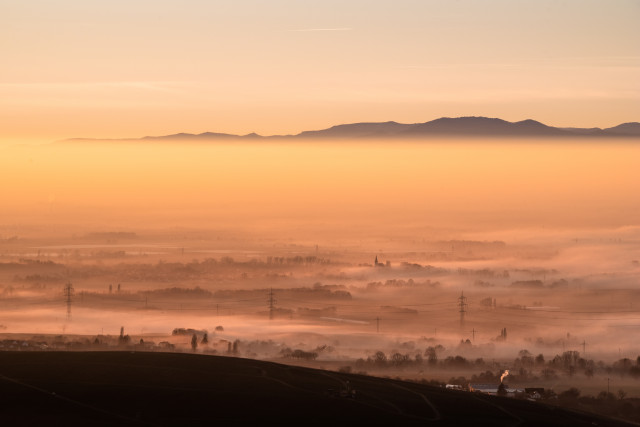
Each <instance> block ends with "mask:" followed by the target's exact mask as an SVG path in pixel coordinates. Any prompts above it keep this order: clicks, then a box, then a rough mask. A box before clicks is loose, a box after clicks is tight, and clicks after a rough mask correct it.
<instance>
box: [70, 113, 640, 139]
mask: <svg viewBox="0 0 640 427" xmlns="http://www.w3.org/2000/svg"><path fill="white" fill-rule="evenodd" d="M460 136H464V137H477V138H482V137H585V136H586V137H616V138H618V137H627V138H628V137H631V138H637V137H640V122H627V123H621V124H619V125H617V126H613V127H609V128H604V129H603V128H597V127H594V128H574V127H564V128H560V127H554V126H548V125H546V124H544V123H542V122H539V121H537V120H533V119H525V120H521V121H517V122H509V121H506V120H503V119H500V118H489V117H482V116H465V117H440V118H438V119H435V120H431V121H428V122H423V123H412V124H405V123H398V122H395V121H387V122H359V123H346V124H339V125H334V126H331V127H329V128H326V129H319V130H307V131H303V132H300V133H298V134H294V135H270V136H264V135H258V134H256V133H249V134H246V135H234V134H229V133H219V132H203V133H199V134H192V133H176V134H171V135H160V136H145V137H142V138H122V139H110V141H164V140H245V139H251V140H255V139H338V138H358V139H376V138H402V139H410V138H433V137H438V138H441V137H460ZM91 140H104V139H99V138H72V139H65V140H63V141H61V142H78V141H91Z"/></svg>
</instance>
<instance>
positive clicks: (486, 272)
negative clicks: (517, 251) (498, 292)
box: [458, 268, 509, 278]
mask: <svg viewBox="0 0 640 427" xmlns="http://www.w3.org/2000/svg"><path fill="white" fill-rule="evenodd" d="M458 274H459V275H461V276H477V277H502V278H508V277H509V271H507V270H503V271H495V270H492V269H490V268H483V269H469V268H458Z"/></svg>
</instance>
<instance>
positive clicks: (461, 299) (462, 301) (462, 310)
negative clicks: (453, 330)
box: [458, 291, 467, 328]
mask: <svg viewBox="0 0 640 427" xmlns="http://www.w3.org/2000/svg"><path fill="white" fill-rule="evenodd" d="M458 301H459V302H458V306H459V307H460V327H461V328H462V327H464V314H465V313H466V312H467V310H466V309H465V307H466V306H467V302H466V301H467V297H465V296H464V291H462V292H460V296H459V297H458Z"/></svg>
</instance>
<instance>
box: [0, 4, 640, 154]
mask: <svg viewBox="0 0 640 427" xmlns="http://www.w3.org/2000/svg"><path fill="white" fill-rule="evenodd" d="M638 22H640V1H637V0H602V1H596V0H574V1H570V0H568V1H563V0H535V1H533V0H531V1H529V0H521V1H514V0H483V1H472V0H458V1H452V0H447V1H444V0H442V1H436V0H419V1H418V0H416V1H412V0H392V1H391V0H362V1H360V0H350V1H345V0H341V1H333V0H321V1H311V0H270V1H259V0H233V1H231V0H230V1H227V0H216V1H204V0H179V1H174V0H148V1H147V0H135V1H132V0H126V1H124V0H110V1H90V2H88V1H84V0H29V1H24V0H0V51H1V52H2V67H0V144H9V143H21V142H28V143H38V142H50V141H52V140H56V139H63V138H70V137H96V138H123V137H142V136H145V135H164V134H171V133H177V132H189V133H200V132H206V131H216V132H228V133H234V134H247V133H250V132H257V133H259V134H263V135H274V134H294V133H298V132H301V131H303V130H311V129H322V128H326V127H329V126H332V125H335V124H340V123H352V122H362V121H387V120H395V121H398V122H402V123H417V122H425V121H428V120H433V119H435V118H438V117H443V116H449V117H457V116H469V115H475V116H488V117H500V118H503V119H506V120H510V121H517V120H523V119H527V118H531V119H535V120H539V121H541V122H543V123H546V124H549V125H553V126H576V127H593V126H597V127H610V126H615V125H617V124H619V123H623V122H630V121H639V120H640V78H639V77H640V25H637V23H638Z"/></svg>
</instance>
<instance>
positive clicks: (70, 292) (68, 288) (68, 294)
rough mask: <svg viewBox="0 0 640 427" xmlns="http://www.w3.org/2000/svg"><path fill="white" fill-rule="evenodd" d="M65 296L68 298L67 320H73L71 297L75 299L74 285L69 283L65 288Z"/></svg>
mask: <svg viewBox="0 0 640 427" xmlns="http://www.w3.org/2000/svg"><path fill="white" fill-rule="evenodd" d="M64 296H65V297H67V319H71V297H73V285H72V284H71V282H67V284H66V285H65V286H64Z"/></svg>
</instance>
